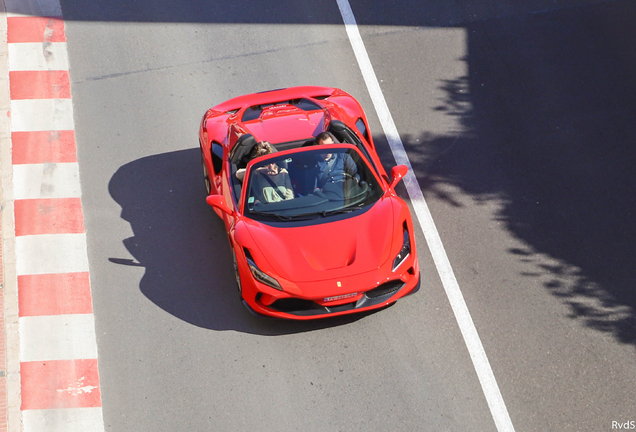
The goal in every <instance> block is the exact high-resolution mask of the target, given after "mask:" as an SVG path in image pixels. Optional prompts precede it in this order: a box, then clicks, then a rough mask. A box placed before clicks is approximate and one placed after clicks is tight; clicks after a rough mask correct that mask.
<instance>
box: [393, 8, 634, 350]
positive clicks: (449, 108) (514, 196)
mask: <svg viewBox="0 0 636 432" xmlns="http://www.w3.org/2000/svg"><path fill="white" fill-rule="evenodd" d="M625 6H626V4H625V3H621V2H616V4H615V5H611V4H604V5H599V6H595V7H589V8H581V9H578V10H568V11H554V12H547V13H541V14H534V15H528V16H522V17H515V18H507V19H502V20H489V21H484V22H479V23H473V24H470V25H468V26H467V32H468V33H469V34H470V38H469V45H468V55H467V56H466V58H465V59H464V60H465V61H466V62H467V63H468V70H469V75H467V76H464V77H458V78H456V79H448V80H444V81H442V82H440V87H441V88H442V89H443V90H444V93H445V94H446V98H445V99H444V100H442V101H440V104H439V106H438V107H437V109H438V110H439V111H442V112H444V113H446V114H447V115H449V116H455V117H458V118H459V119H460V121H461V123H462V124H463V126H464V129H465V130H464V132H463V133H461V134H459V135H457V136H431V135H427V134H423V135H421V136H419V137H404V138H405V140H404V141H405V146H406V148H407V150H408V152H409V155H413V158H414V159H415V160H418V161H419V163H416V164H415V169H416V171H417V172H416V173H417V175H418V178H419V180H420V185H421V186H422V187H423V189H424V190H425V191H426V193H427V195H429V196H434V197H435V198H438V199H442V200H446V201H447V202H449V203H450V204H451V205H453V206H461V198H460V197H455V196H453V195H452V193H449V192H448V188H445V187H444V185H446V184H450V185H453V186H455V187H457V188H459V189H461V191H462V192H463V193H466V194H469V195H470V196H471V197H472V198H473V199H475V200H478V201H479V200H485V201H488V200H497V202H499V203H500V204H501V210H500V211H499V213H498V214H497V216H496V217H497V219H498V220H499V221H503V222H504V223H505V226H506V227H507V229H508V230H509V231H510V232H511V234H512V235H513V236H514V237H516V238H518V239H519V240H521V241H523V242H524V243H525V245H527V246H526V247H525V248H514V249H511V250H509V251H508V252H509V253H511V254H513V255H515V256H517V257H518V258H519V259H520V260H522V261H524V262H527V263H531V264H532V265H533V266H534V270H533V271H529V272H526V273H524V274H523V275H522V276H524V277H532V278H537V280H540V281H541V282H540V283H541V284H542V285H543V286H544V287H545V289H547V290H548V291H549V292H550V293H552V294H553V295H554V296H555V297H556V298H558V299H559V300H560V301H562V302H564V303H565V304H566V305H567V306H568V308H569V310H570V315H569V316H570V317H571V318H573V319H577V320H580V321H581V322H582V323H584V324H585V325H586V326H589V327H590V328H593V329H596V330H600V331H603V332H608V333H610V334H612V335H613V336H614V337H615V338H616V339H617V340H619V341H621V342H623V343H628V344H632V345H636V266H635V265H634V260H635V258H634V257H635V256H636V223H635V222H634V218H635V217H636V169H634V166H636V121H635V120H634V119H635V118H636V81H635V80H634V76H636V50H634V42H633V41H634V40H635V39H634V37H635V36H636V32H635V31H634V26H633V22H634V20H635V19H636V6H634V5H632V6H631V7H627V8H626V7H625ZM541 256H548V257H550V258H551V263H550V264H547V263H546V262H545V260H542V259H541ZM555 263H556V264H555Z"/></svg>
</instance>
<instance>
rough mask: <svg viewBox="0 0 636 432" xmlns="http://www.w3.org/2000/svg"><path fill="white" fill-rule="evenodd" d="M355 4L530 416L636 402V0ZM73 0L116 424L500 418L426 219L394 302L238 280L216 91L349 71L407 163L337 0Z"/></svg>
mask: <svg viewBox="0 0 636 432" xmlns="http://www.w3.org/2000/svg"><path fill="white" fill-rule="evenodd" d="M351 6H352V9H353V12H354V14H355V15H356V18H357V20H358V23H359V24H360V31H361V33H362V36H363V40H364V42H365V45H366V48H367V50H368V52H369V56H370V59H371V62H372V64H373V66H374V68H375V72H376V75H377V77H378V79H379V80H380V85H381V87H382V90H383V92H384V95H385V97H386V99H387V102H388V105H389V108H390V109H391V112H392V114H393V117H394V119H395V122H396V125H397V127H398V130H399V131H400V134H401V137H402V139H403V141H404V144H405V147H406V149H407V151H408V154H409V157H410V159H411V162H412V164H413V167H414V169H415V172H416V174H417V177H418V180H419V183H420V186H421V188H422V190H423V192H424V195H425V197H426V198H427V202H428V204H429V207H430V209H431V212H432V214H433V217H434V220H435V222H436V224H437V228H438V230H439V232H440V235H441V238H442V241H443V242H444V246H445V248H446V252H447V254H448V256H449V259H450V261H451V264H452V265H453V268H454V270H455V273H456V276H457V279H458V282H459V285H460V288H461V289H462V292H463V294H464V297H465V299H466V303H467V305H468V308H469V310H470V312H471V315H472V317H473V320H474V322H475V325H476V327H477V330H478V332H479V335H480V337H481V340H482V343H483V345H484V348H485V351H486V353H487V355H488V358H489V360H490V363H491V366H492V370H493V372H494V374H495V377H496V378H497V381H498V384H499V388H500V390H501V393H502V396H503V399H504V401H505V403H506V406H507V408H508V411H509V414H510V417H511V419H512V422H513V424H514V426H515V429H516V430H517V431H541V432H542V431H548V430H550V431H552V430H571V431H606V430H607V431H610V430H612V426H613V424H612V422H619V423H624V422H626V421H631V420H636V408H634V401H635V400H636V360H635V359H636V357H635V356H634V354H635V352H634V349H635V345H636V296H635V294H634V292H635V291H634V284H635V282H636V266H634V265H633V264H634V258H633V257H634V256H635V253H634V252H636V250H635V246H634V245H635V244H636V242H635V240H636V224H634V223H633V221H632V218H633V216H634V214H636V202H635V200H636V198H635V197H636V193H635V192H636V191H635V190H634V189H635V188H636V186H635V185H636V178H635V177H636V174H635V173H634V171H633V170H632V169H631V167H632V166H633V165H634V163H633V162H635V159H636V157H635V156H636V155H635V152H636V150H635V148H636V147H635V146H634V138H633V137H634V136H636V135H635V132H636V130H635V129H636V123H635V122H634V120H633V119H634V117H635V114H636V102H634V101H635V100H636V98H635V96H636V91H635V90H636V85H635V83H634V78H633V77H634V76H636V75H635V73H634V72H635V69H636V50H635V49H634V40H636V38H635V36H636V34H635V33H636V32H635V30H634V26H633V23H634V22H635V20H636V6H634V4H633V2H629V1H607V2H594V1H583V0H569V1H552V0H550V1H547V0H546V1H539V0H535V1H525V2H508V3H507V4H506V5H496V4H494V3H493V2H490V1H476V2H448V1H441V0H440V1H431V2H426V4H422V2H415V1H401V2H396V3H393V2H379V1H373V2H371V1H364V2H363V1H361V0H353V1H352V2H351ZM62 8H63V12H64V18H65V20H66V22H67V34H68V50H69V58H70V64H71V81H72V91H73V101H74V111H75V127H76V137H77V146H78V154H79V163H80V174H81V181H82V190H83V205H84V217H85V224H86V229H87V236H88V248H89V251H88V252H89V262H90V269H91V277H92V281H91V284H92V290H93V301H94V313H95V319H96V328H97V339H98V348H99V365H100V376H101V391H102V398H103V411H104V418H105V424H106V430H108V431H132V430H134V431H153V432H154V431H166V432H168V431H171V432H172V431H181V430H183V431H185V430H188V431H208V430H214V431H223V430H228V431H229V430H232V431H237V430H276V431H278V430H281V431H296V430H302V431H349V430H352V431H353V430H355V431H386V430H403V431H413V430H423V431H429V430H430V431H494V430H495V424H494V422H493V419H492V416H491V414H490V411H489V409H488V406H487V403H486V399H485V397H484V393H483V391H482V389H481V387H480V385H479V381H478V379H477V375H476V373H475V369H474V367H473V364H472V362H471V360H470V357H469V355H468V350H467V349H466V345H465V343H464V341H463V339H462V336H461V334H460V331H459V327H458V325H457V322H456V321H455V317H454V315H453V312H452V310H451V308H450V305H449V302H448V300H447V298H446V295H445V293H444V290H443V287H442V285H441V283H440V279H439V277H438V275H437V271H436V269H435V266H434V264H433V261H432V258H431V255H430V252H429V250H428V248H427V245H426V242H425V241H424V238H423V236H422V233H421V232H419V233H418V241H419V243H418V252H419V259H420V264H421V266H422V281H423V282H422V289H421V290H420V292H419V293H418V294H416V295H414V296H411V297H408V298H406V299H404V300H403V301H401V302H399V303H397V304H396V305H394V306H392V307H390V308H388V309H385V310H383V311H380V312H377V313H373V314H368V315H363V316H355V317H350V318H346V319H339V320H328V321H320V322H314V323H295V322H279V321H263V320H259V319H257V318H254V317H252V316H251V315H250V314H249V313H248V312H247V311H246V310H244V308H243V307H242V305H241V304H240V302H239V301H238V299H237V296H236V293H235V290H234V282H233V274H232V270H231V261H230V255H229V248H228V245H227V241H226V240H225V234H224V232H223V228H222V224H221V222H220V220H217V219H215V216H214V215H213V212H212V211H211V209H210V208H209V207H208V206H207V205H206V203H205V199H204V198H205V191H204V186H203V181H202V178H201V173H200V164H199V153H198V143H197V127H198V122H199V120H200V118H201V116H202V115H203V113H204V111H205V110H206V109H207V108H208V107H210V106H212V105H215V104H217V103H219V102H222V101H224V100H226V99H228V98H231V97H233V96H237V95H240V94H244V93H250V92H254V91H261V90H267V89H273V88H280V87H288V86H294V85H326V86H333V87H339V88H343V89H345V90H347V91H348V92H350V93H351V94H353V95H354V96H355V97H356V98H358V100H359V101H360V102H361V103H362V105H363V107H365V109H366V111H367V114H368V115H369V118H370V123H371V124H370V126H371V130H372V132H373V134H374V138H375V140H376V144H378V145H379V147H380V152H381V155H382V159H383V161H384V163H385V166H386V167H387V168H390V167H391V166H392V165H394V164H395V162H394V161H393V160H392V156H391V153H390V151H389V148H388V145H387V144H386V140H385V139H384V137H383V135H382V129H381V127H380V124H379V121H378V119H377V117H376V114H375V112H374V111H373V104H372V101H371V99H370V97H369V94H368V92H367V89H366V87H365V84H364V82H363V80H362V75H361V73H360V70H359V68H358V64H357V62H356V59H355V57H354V55H353V51H352V48H351V45H350V43H349V40H348V38H347V35H346V33H345V29H344V27H343V25H342V18H341V16H340V12H339V10H338V7H337V5H336V2H335V1H331V0H330V1H323V0H319V1H313V2H308V1H291V0H287V1H278V2H255V1H232V2H226V1H209V0H208V1H203V0H183V1H180V2H168V1H164V0H159V1H150V0H125V1H124V0H117V1H98V2H96V1H94V0H91V1H89V0H62ZM401 193H402V194H403V195H405V192H404V190H401ZM614 429H616V428H614Z"/></svg>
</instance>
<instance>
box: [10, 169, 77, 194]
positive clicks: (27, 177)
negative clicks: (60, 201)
mask: <svg viewBox="0 0 636 432" xmlns="http://www.w3.org/2000/svg"><path fill="white" fill-rule="evenodd" d="M13 185H14V186H13V191H14V192H13V193H14V196H15V199H16V200H20V199H38V198H80V197H81V194H82V192H81V189H80V179H79V166H78V164H77V163H76V162H69V163H43V164H24V165H14V166H13Z"/></svg>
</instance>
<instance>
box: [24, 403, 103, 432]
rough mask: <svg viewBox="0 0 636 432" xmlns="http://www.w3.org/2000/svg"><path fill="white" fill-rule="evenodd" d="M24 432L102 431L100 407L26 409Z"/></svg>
mask: <svg viewBox="0 0 636 432" xmlns="http://www.w3.org/2000/svg"><path fill="white" fill-rule="evenodd" d="M22 419H23V424H24V432H104V424H103V421H102V408H101V407H97V408H66V409H45V410H26V411H23V412H22Z"/></svg>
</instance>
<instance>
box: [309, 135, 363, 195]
mask: <svg viewBox="0 0 636 432" xmlns="http://www.w3.org/2000/svg"><path fill="white" fill-rule="evenodd" d="M315 141H316V145H323V144H334V140H333V137H332V135H331V134H330V133H329V132H322V133H320V134H318V136H317V137H316V140H315ZM316 168H317V171H316V178H315V180H314V191H316V190H321V189H322V188H323V187H324V186H325V184H327V183H336V182H344V181H345V180H346V179H347V178H353V179H355V180H356V181H357V180H358V167H357V165H356V163H355V162H354V161H353V159H352V158H351V156H349V155H348V154H346V153H328V149H325V153H319V154H318V158H317V161H316Z"/></svg>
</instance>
